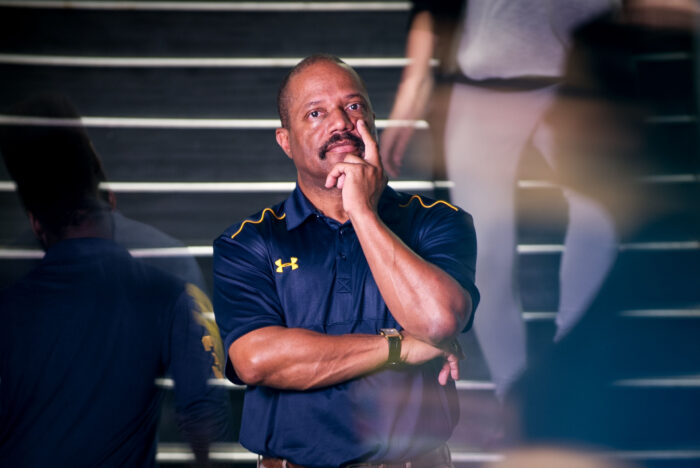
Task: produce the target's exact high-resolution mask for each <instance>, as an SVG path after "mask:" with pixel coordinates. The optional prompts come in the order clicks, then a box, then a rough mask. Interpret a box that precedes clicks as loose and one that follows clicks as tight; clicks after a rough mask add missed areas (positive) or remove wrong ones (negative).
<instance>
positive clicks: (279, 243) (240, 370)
mask: <svg viewBox="0 0 700 468" xmlns="http://www.w3.org/2000/svg"><path fill="white" fill-rule="evenodd" d="M278 108H279V113H280V119H281V122H282V128H279V129H277V133H276V136H277V142H278V143H279V145H280V146H281V147H282V149H283V150H284V151H285V153H286V154H287V156H289V157H290V158H291V159H292V161H293V162H294V164H295V166H296V169H297V187H296V189H295V190H294V192H292V194H291V195H290V197H289V198H288V199H287V200H285V201H284V202H282V203H280V204H278V205H276V206H273V207H270V208H266V209H264V210H263V211H261V212H260V213H257V214H255V215H253V216H251V217H250V218H248V219H246V220H244V221H242V222H240V223H238V224H235V225H233V226H231V227H230V228H229V229H227V230H226V231H225V232H224V233H223V234H222V235H221V236H220V237H219V238H218V239H217V240H216V241H215V242H214V275H215V280H214V288H215V291H214V309H215V311H216V317H217V322H218V324H219V327H220V329H221V332H222V336H223V338H224V347H225V349H226V350H227V354H228V356H227V363H226V373H227V376H228V377H229V378H230V379H232V380H233V381H234V382H244V383H246V384H248V389H247V390H246V398H245V404H244V409H243V422H242V427H241V435H240V441H241V443H242V444H243V445H244V446H245V447H247V448H248V449H250V450H252V451H253V452H256V453H259V454H261V455H262V460H261V466H264V467H266V468H270V467H277V466H287V467H294V466H305V467H328V466H334V467H335V466H354V465H358V466H380V465H381V464H383V463H384V464H386V463H391V464H392V465H391V466H409V465H408V463H410V466H412V467H413V468H416V467H431V468H438V467H451V466H452V464H451V462H450V459H449V451H448V450H447V447H446V445H445V441H446V440H447V439H448V438H449V437H450V435H451V433H452V430H453V428H454V426H455V424H456V422H457V416H458V402H457V395H456V390H455V385H454V382H453V381H451V380H450V378H451V379H456V378H458V366H457V365H458V359H459V357H460V354H461V353H460V351H459V348H458V346H456V345H455V343H456V341H455V337H456V336H457V335H458V334H459V333H460V332H463V331H465V330H467V329H468V328H469V327H470V326H471V322H472V319H473V310H474V308H475V306H476V304H477V302H478V298H479V295H478V291H477V289H476V287H475V286H474V268H475V261H476V241H475V235H474V228H473V226H472V220H471V217H470V216H469V215H468V214H467V213H465V212H464V211H462V210H460V209H458V208H456V207H454V206H452V205H450V204H448V203H446V202H442V201H431V200H427V199H424V198H421V197H419V196H416V195H414V196H411V195H407V194H402V193H397V192H395V191H393V190H392V189H391V188H389V187H387V185H386V181H387V179H386V176H385V174H384V170H383V169H382V165H381V161H380V158H379V154H378V150H377V144H376V141H375V140H376V137H375V135H376V129H375V126H374V113H373V112H372V107H371V104H370V101H369V97H368V95H367V91H366V88H365V86H364V83H363V82H362V80H361V79H360V77H359V76H358V75H357V73H356V72H355V71H354V70H353V69H352V68H350V67H349V66H348V65H346V64H345V63H344V62H342V61H341V60H340V59H338V58H337V57H333V56H327V55H315V56H311V57H308V58H306V59H304V60H303V61H302V62H300V63H299V64H298V65H297V66H296V67H295V68H294V69H292V71H291V72H290V73H289V74H288V75H287V77H286V78H285V80H284V82H283V83H282V86H281V87H280V93H279V96H278Z"/></svg>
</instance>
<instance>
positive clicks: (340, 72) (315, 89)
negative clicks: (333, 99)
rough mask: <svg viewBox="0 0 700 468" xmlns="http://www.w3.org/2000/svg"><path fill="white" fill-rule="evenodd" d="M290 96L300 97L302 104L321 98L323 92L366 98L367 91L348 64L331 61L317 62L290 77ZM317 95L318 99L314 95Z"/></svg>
mask: <svg viewBox="0 0 700 468" xmlns="http://www.w3.org/2000/svg"><path fill="white" fill-rule="evenodd" d="M290 85H291V86H290V88H291V90H292V91H293V92H292V93H290V94H291V95H290V97H292V98H293V99H294V98H301V100H302V101H303V102H302V104H308V103H313V102H316V101H319V102H320V101H321V100H322V97H323V96H322V95H323V93H328V92H337V91H339V92H341V93H342V92H344V93H345V94H344V95H343V96H346V97H349V98H351V97H356V96H360V97H362V98H363V99H365V100H368V96H367V91H366V89H365V87H364V85H363V83H362V80H361V79H360V77H359V75H357V73H356V72H355V71H354V70H353V69H351V68H350V67H348V66H343V65H342V64H336V63H333V62H326V61H324V62H318V63H314V64H312V65H309V66H308V67H306V68H304V69H303V70H301V71H300V72H299V73H297V74H296V75H295V76H293V77H292V78H291V83H290ZM314 95H318V99H316V98H315V97H314Z"/></svg>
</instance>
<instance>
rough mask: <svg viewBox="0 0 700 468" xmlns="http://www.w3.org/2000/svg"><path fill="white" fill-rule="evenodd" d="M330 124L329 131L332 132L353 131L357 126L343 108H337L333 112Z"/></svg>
mask: <svg viewBox="0 0 700 468" xmlns="http://www.w3.org/2000/svg"><path fill="white" fill-rule="evenodd" d="M329 122H330V128H329V130H330V131H331V132H336V131H338V132H346V131H348V130H352V129H353V128H354V126H355V124H354V122H353V121H352V120H351V119H350V116H349V115H348V114H347V113H346V112H345V109H341V108H336V109H334V110H333V111H332V112H331V115H330V119H329Z"/></svg>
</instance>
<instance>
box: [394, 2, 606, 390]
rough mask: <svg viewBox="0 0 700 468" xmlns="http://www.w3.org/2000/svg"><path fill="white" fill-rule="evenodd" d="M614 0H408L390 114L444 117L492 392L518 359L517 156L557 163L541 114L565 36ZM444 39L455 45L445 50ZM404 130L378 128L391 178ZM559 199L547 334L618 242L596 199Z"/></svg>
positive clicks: (521, 328)
mask: <svg viewBox="0 0 700 468" xmlns="http://www.w3.org/2000/svg"><path fill="white" fill-rule="evenodd" d="M618 3H619V2H618V1H615V0H586V1H579V0H566V1H556V2H554V1H534V2H533V1H527V0H469V1H467V2H463V1H455V0H442V1H436V2H432V1H430V2H428V1H416V2H414V11H413V14H414V16H413V19H412V24H411V30H410V31H409V35H408V40H407V46H406V53H407V56H408V58H410V59H411V63H410V64H409V65H408V66H407V67H406V69H405V70H404V74H403V77H402V81H401V84H400V86H399V90H398V92H397V95H396V101H395V103H394V107H393V109H392V112H391V116H390V118H391V119H398V120H411V119H419V118H423V117H424V116H425V114H426V111H427V110H428V109H429V108H430V107H432V111H433V114H437V116H438V119H437V120H438V122H437V124H438V126H439V125H442V123H441V122H440V120H441V119H442V118H444V119H445V122H444V127H445V128H444V131H442V132H441V131H440V129H438V131H437V132H436V133H438V134H437V135H435V137H436V139H437V140H438V146H440V144H441V143H442V141H441V140H442V139H443V138H444V153H445V163H446V169H447V177H448V178H449V179H450V181H452V182H453V183H454V186H453V187H452V188H451V189H450V191H451V194H452V200H453V201H454V203H456V204H457V205H459V206H462V207H464V209H466V210H467V211H469V212H470V213H471V214H472V215H473V216H474V226H475V228H476V236H477V242H478V244H479V264H478V270H479V277H478V279H477V285H478V286H479V290H480V291H481V294H482V302H481V311H480V313H479V315H478V316H477V317H476V318H475V320H474V329H475V331H476V336H477V338H478V340H479V345H480V346H481V349H482V351H483V354H484V358H485V359H486V363H487V365H488V368H489V371H490V374H491V379H492V381H493V382H494V384H495V386H496V393H497V395H498V396H499V397H502V396H503V395H504V394H505V393H506V392H507V389H508V387H509V385H510V384H511V383H512V381H513V379H515V378H516V377H517V376H518V374H519V373H520V372H522V371H523V369H524V368H525V365H526V349H527V348H526V330H525V324H524V322H523V319H522V307H521V303H520V294H519V285H518V282H517V279H518V276H517V269H516V264H517V257H518V252H517V235H516V234H517V232H516V183H517V178H518V169H519V163H520V161H521V159H522V157H523V154H524V153H526V152H527V150H532V149H533V148H534V149H535V150H536V151H537V152H538V153H539V154H540V155H541V156H542V157H543V158H544V159H545V160H546V161H547V163H548V164H549V165H550V166H552V167H555V166H556V164H555V162H554V161H553V159H552V151H551V138H550V133H549V128H548V127H547V125H544V124H543V123H542V121H541V120H542V114H543V112H544V110H545V109H546V108H547V106H548V105H549V104H550V103H551V101H552V98H553V96H554V91H555V88H556V84H557V83H558V81H559V77H560V75H561V68H562V64H563V58H564V56H565V54H566V50H567V48H568V46H569V35H570V31H571V30H572V29H573V28H574V27H575V26H576V25H578V24H581V23H582V22H583V21H585V20H587V19H590V18H592V17H594V16H595V15H598V14H600V13H601V12H605V11H607V10H609V9H610V8H612V7H614V6H616V5H617V4H618ZM460 7H461V8H460ZM460 9H463V10H464V11H463V12H462V13H463V14H462V15H460V13H459V10H460ZM460 18H462V20H461V22H459V24H458V20H459V19H460ZM453 32H456V33H457V34H454V33H453ZM450 33H452V34H450ZM453 44H456V45H457V46H458V47H457V50H456V51H454V52H453V51H452V50H450V49H451V47H452V45H453ZM453 55H454V56H455V57H453ZM433 56H436V57H437V58H438V59H439V60H440V68H439V71H440V73H441V74H442V75H443V77H442V82H444V81H447V82H449V83H450V86H451V93H450V98H449V103H446V102H444V101H440V97H439V94H440V92H439V90H436V93H433V81H434V79H433V73H432V69H431V65H430V59H431V57H433ZM452 62H455V63H452ZM436 106H438V107H439V106H443V107H445V106H446V107H447V108H446V109H444V108H443V109H435V107H436ZM441 114H446V115H445V116H444V117H442V116H441ZM433 117H434V116H433ZM435 123H436V122H435V121H434V120H433V121H431V125H434V124H435ZM411 133H412V128H410V127H394V128H388V129H387V130H385V131H384V133H383V134H382V141H381V143H382V156H383V158H384V161H385V164H386V166H387V170H388V171H389V172H390V173H391V174H392V175H397V174H398V171H399V169H400V167H401V161H402V158H403V156H404V153H405V148H406V146H407V144H408V141H409V138H410V136H411ZM564 196H565V197H566V200H567V202H568V209H569V210H568V215H569V219H568V227H567V232H566V237H565V239H564V251H563V254H562V259H561V267H560V282H559V303H558V306H557V318H556V324H557V335H556V338H557V339H558V338H560V337H561V336H563V335H564V334H566V332H567V330H569V329H570V328H571V327H572V326H573V325H574V324H575V323H576V322H577V321H578V320H579V319H580V316H581V314H582V313H583V311H584V310H585V308H586V307H587V306H588V304H589V303H590V300H591V298H592V297H593V295H594V294H595V292H596V291H597V288H598V287H599V286H600V282H601V281H602V279H603V278H604V277H605V274H606V273H607V271H608V268H609V266H610V264H611V262H612V259H613V258H614V255H615V252H616V248H617V244H616V239H615V236H614V230H613V227H612V222H611V221H610V219H609V218H608V217H606V216H605V214H604V212H603V211H602V210H601V209H600V207H599V206H598V205H597V204H596V203H594V202H592V201H591V200H590V199H588V198H586V197H583V196H581V195H580V194H577V193H575V192H571V191H568V190H565V191H564Z"/></svg>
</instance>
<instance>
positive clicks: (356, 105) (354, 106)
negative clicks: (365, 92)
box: [348, 102, 362, 110]
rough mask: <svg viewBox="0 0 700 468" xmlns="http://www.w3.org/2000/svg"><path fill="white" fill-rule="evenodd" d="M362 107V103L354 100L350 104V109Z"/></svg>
mask: <svg viewBox="0 0 700 468" xmlns="http://www.w3.org/2000/svg"><path fill="white" fill-rule="evenodd" d="M361 108H362V105H361V104H360V103H358V102H354V103H352V104H350V105H349V106H348V109H350V110H360V109H361Z"/></svg>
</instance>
